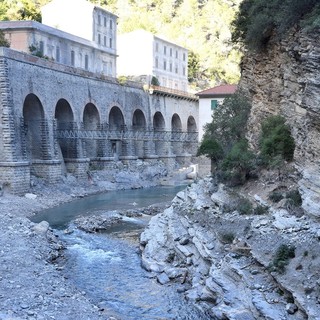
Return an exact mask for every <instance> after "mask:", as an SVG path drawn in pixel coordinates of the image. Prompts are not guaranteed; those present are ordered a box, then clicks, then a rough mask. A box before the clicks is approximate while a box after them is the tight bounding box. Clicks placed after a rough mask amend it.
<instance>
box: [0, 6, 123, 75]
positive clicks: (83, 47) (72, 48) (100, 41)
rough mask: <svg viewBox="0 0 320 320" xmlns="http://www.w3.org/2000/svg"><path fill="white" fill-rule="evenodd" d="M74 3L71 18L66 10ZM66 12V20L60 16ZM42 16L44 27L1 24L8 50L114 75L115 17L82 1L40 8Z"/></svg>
mask: <svg viewBox="0 0 320 320" xmlns="http://www.w3.org/2000/svg"><path fill="white" fill-rule="evenodd" d="M75 2H76V3H77V5H76V6H75V7H73V8H77V10H78V8H79V11H77V14H76V15H74V16H73V17H72V19H70V10H68V7H69V6H70V5H71V4H72V3H73V4H74V5H75ZM62 6H63V7H62ZM66 13H68V15H69V17H68V18H64V17H63V15H64V14H66ZM42 14H43V21H46V22H47V24H42V23H38V22H36V21H1V22H0V29H1V30H2V31H3V32H4V33H5V37H6V38H7V39H8V41H9V42H10V48H11V49H14V50H18V51H22V52H26V53H31V54H33V55H37V56H40V57H44V58H46V59H49V60H53V61H55V62H58V63H62V64H65V65H68V66H72V67H76V68H80V69H84V70H86V71H91V72H94V73H98V74H102V75H104V76H110V77H115V76H116V59H117V55H116V32H117V31H116V25H117V16H115V15H114V14H112V13H110V12H108V11H106V10H104V9H102V8H100V7H97V6H94V5H92V4H91V3H89V2H87V1H85V0H76V1H74V0H68V1H64V2H63V1H60V0H54V1H52V2H50V3H49V4H48V5H46V6H44V7H43V8H42ZM71 21H72V23H69V24H66V25H64V22H71ZM81 23H82V27H80V25H81ZM57 27H60V29H59V28H57Z"/></svg>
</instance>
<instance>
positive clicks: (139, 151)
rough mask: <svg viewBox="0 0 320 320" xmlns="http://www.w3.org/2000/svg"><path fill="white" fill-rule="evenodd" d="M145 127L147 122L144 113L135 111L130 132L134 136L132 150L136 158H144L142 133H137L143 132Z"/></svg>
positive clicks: (138, 110)
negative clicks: (131, 131)
mask: <svg viewBox="0 0 320 320" xmlns="http://www.w3.org/2000/svg"><path fill="white" fill-rule="evenodd" d="M146 127H147V121H146V117H145V115H144V113H143V112H142V111H141V110H140V109H136V110H135V111H134V113H133V116H132V130H133V133H134V135H135V137H136V138H135V140H134V150H135V154H136V155H137V156H138V158H143V157H144V140H143V133H142V132H139V131H145V130H146Z"/></svg>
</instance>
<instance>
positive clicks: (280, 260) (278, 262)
mask: <svg viewBox="0 0 320 320" xmlns="http://www.w3.org/2000/svg"><path fill="white" fill-rule="evenodd" d="M294 257H295V247H294V246H289V245H287V244H282V245H280V246H279V248H278V249H277V251H276V253H275V256H274V258H273V261H272V263H271V264H270V266H269V267H270V269H271V271H276V272H278V273H284V272H285V267H286V266H287V264H288V263H289V259H292V258H294Z"/></svg>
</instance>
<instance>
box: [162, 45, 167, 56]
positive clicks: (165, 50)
mask: <svg viewBox="0 0 320 320" xmlns="http://www.w3.org/2000/svg"><path fill="white" fill-rule="evenodd" d="M163 53H164V54H167V47H166V46H164V47H163Z"/></svg>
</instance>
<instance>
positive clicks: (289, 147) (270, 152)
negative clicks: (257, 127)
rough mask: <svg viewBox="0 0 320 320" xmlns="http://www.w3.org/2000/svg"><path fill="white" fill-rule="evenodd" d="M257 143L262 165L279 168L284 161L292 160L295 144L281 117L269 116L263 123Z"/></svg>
mask: <svg viewBox="0 0 320 320" xmlns="http://www.w3.org/2000/svg"><path fill="white" fill-rule="evenodd" d="M259 142H260V151H261V154H260V156H261V158H262V161H263V163H264V164H266V165H270V166H273V167H279V166H280V164H281V163H282V162H283V161H284V160H285V161H292V160H293V154H294V149H295V143H294V139H293V138H292V136H291V133H290V129H289V127H288V126H287V125H286V124H285V119H284V118H283V117H282V116H279V115H276V116H270V117H268V118H267V119H266V120H265V121H263V123H262V124H261V136H260V141H259Z"/></svg>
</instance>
